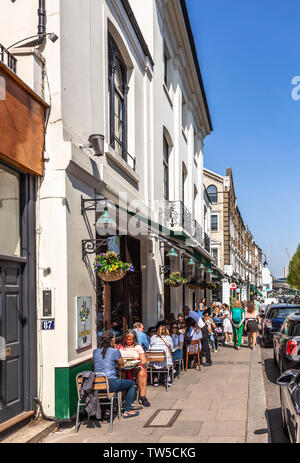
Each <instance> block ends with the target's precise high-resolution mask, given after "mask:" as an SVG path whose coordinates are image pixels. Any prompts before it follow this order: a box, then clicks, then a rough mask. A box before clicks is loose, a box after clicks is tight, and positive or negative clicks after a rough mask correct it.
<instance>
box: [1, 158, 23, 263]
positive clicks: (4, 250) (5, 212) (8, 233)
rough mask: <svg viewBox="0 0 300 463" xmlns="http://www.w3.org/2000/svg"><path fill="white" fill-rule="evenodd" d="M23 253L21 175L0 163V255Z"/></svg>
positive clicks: (18, 254)
mask: <svg viewBox="0 0 300 463" xmlns="http://www.w3.org/2000/svg"><path fill="white" fill-rule="evenodd" d="M1 254H2V255H8V256H17V257H19V256H20V255H21V230H20V175H19V174H18V173H17V172H14V171H13V170H11V169H9V168H7V167H5V166H4V165H2V164H0V255H1Z"/></svg>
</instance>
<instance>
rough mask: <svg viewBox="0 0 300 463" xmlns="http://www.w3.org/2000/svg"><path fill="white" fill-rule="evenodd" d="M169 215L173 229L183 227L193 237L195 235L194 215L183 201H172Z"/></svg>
mask: <svg viewBox="0 0 300 463" xmlns="http://www.w3.org/2000/svg"><path fill="white" fill-rule="evenodd" d="M169 214H170V215H169V217H170V225H171V227H172V228H175V227H182V228H183V229H184V230H185V231H187V232H188V233H189V234H190V235H191V236H192V235H193V230H192V214H191V213H190V211H189V210H188V208H187V207H186V206H185V205H184V204H183V202H182V201H170V202H169Z"/></svg>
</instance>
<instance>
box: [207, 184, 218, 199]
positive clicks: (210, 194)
mask: <svg viewBox="0 0 300 463" xmlns="http://www.w3.org/2000/svg"><path fill="white" fill-rule="evenodd" d="M210 188H215V189H216V192H215V193H210V192H209V189H210ZM207 194H208V196H209V199H210V202H211V203H212V204H217V203H218V188H217V187H216V185H213V184H212V185H209V186H208V187H207ZM214 195H216V196H215V197H216V201H214V200H213V199H212V197H211V196H214Z"/></svg>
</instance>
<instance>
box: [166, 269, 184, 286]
mask: <svg viewBox="0 0 300 463" xmlns="http://www.w3.org/2000/svg"><path fill="white" fill-rule="evenodd" d="M186 282H187V280H186V278H184V277H183V276H182V275H181V273H180V272H173V273H171V274H170V276H169V278H167V279H166V280H165V285H168V286H172V288H179V286H181V285H183V284H185V283H186Z"/></svg>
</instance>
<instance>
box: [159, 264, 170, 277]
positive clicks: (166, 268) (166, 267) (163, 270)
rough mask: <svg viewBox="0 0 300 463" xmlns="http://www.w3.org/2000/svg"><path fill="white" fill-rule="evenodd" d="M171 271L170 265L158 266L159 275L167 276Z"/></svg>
mask: <svg viewBox="0 0 300 463" xmlns="http://www.w3.org/2000/svg"><path fill="white" fill-rule="evenodd" d="M170 270H171V265H160V266H159V273H160V275H162V274H164V275H167V274H168V273H169V272H170Z"/></svg>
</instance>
